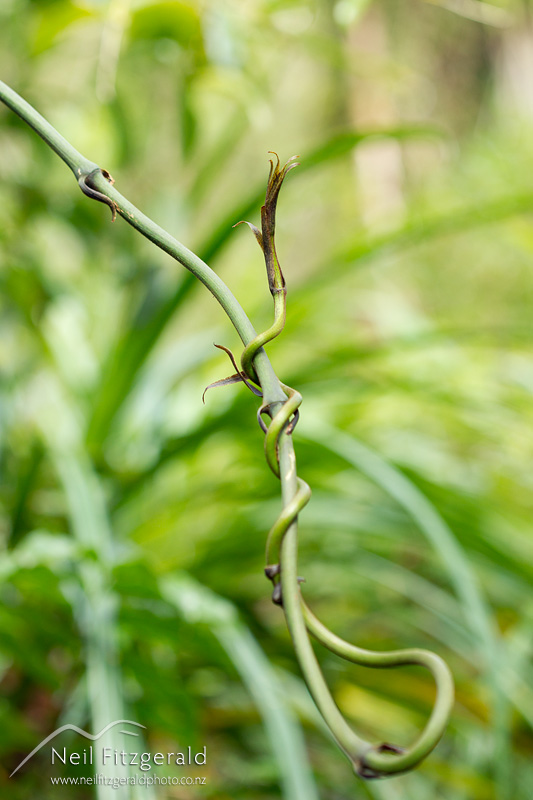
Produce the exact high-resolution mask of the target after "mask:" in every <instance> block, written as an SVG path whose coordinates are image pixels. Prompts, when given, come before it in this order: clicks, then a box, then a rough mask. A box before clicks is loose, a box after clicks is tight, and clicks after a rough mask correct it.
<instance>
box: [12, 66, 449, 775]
mask: <svg viewBox="0 0 533 800" xmlns="http://www.w3.org/2000/svg"><path fill="white" fill-rule="evenodd" d="M0 100H2V101H3V102H4V103H5V104H6V105H7V106H8V107H9V108H11V109H12V110H13V111H14V112H15V113H16V114H18V115H19V116H20V117H21V118H22V119H23V120H24V121H25V122H26V123H27V124H28V125H30V127H32V128H33V129H34V130H35V131H36V133H38V134H39V136H41V138H42V139H44V141H45V142H46V143H47V144H48V146H49V147H51V148H52V149H53V150H54V151H55V152H56V153H57V154H58V155H59V156H60V158H62V159H63V161H64V162H65V163H66V164H67V165H68V167H69V168H70V169H71V170H72V172H73V173H74V175H75V177H76V180H77V181H78V184H79V186H80V188H81V190H82V191H83V192H84V193H85V194H86V195H87V196H89V197H90V198H91V199H94V200H97V201H99V202H102V203H105V204H106V205H108V206H109V207H110V209H111V212H112V219H113V220H114V219H115V217H116V215H117V214H118V215H119V216H121V217H122V218H123V219H124V220H126V222H128V223H129V224H130V225H131V226H132V227H134V228H135V229H136V230H138V231H139V232H140V233H141V234H142V235H143V236H145V237H146V238H147V239H149V240H150V241H152V242H153V243H154V244H155V245H157V247H160V248H161V249H162V250H164V251H165V252H166V253H168V254H169V255H170V256H172V257H173V258H174V259H176V260H177V261H178V262H179V263H180V264H182V265H183V266H184V267H185V268H186V269H188V270H189V271H190V272H192V273H193V274H194V275H195V276H196V277H197V278H198V279H199V280H200V281H201V282H202V283H203V284H204V285H205V286H206V287H207V288H208V289H209V291H210V292H211V293H212V294H213V296H214V297H215V298H216V299H217V301H218V302H219V303H220V305H221V306H222V308H223V309H224V311H225V312H226V314H227V315H228V317H229V319H230V320H231V322H232V324H233V326H234V327H235V329H236V331H237V333H238V334H239V336H240V338H241V340H242V342H243V344H244V351H243V354H242V357H241V365H242V370H243V373H244V377H246V378H248V379H250V380H252V381H254V382H255V381H256V382H257V383H258V384H259V385H260V387H261V390H262V395H263V398H262V399H263V403H262V405H261V408H260V409H259V419H260V421H261V425H262V427H263V429H264V430H265V433H266V435H265V455H266V458H267V462H268V464H269V466H270V468H271V469H272V471H273V472H274V474H275V475H276V476H277V477H278V478H279V479H280V482H281V493H282V502H283V511H282V513H281V514H280V516H279V518H278V520H277V521H276V523H275V524H274V526H273V527H272V529H271V531H270V533H269V535H268V539H267V566H266V569H265V572H266V574H267V577H269V578H270V579H271V580H272V581H273V583H274V594H273V599H274V600H275V601H276V602H278V603H279V604H280V605H281V606H282V607H283V611H284V613H285V616H286V619H287V625H288V628H289V632H290V635H291V638H292V641H293V645H294V649H295V653H296V657H297V659H298V661H299V664H300V667H301V669H302V673H303V675H304V678H305V681H306V683H307V686H308V688H309V691H310V693H311V695H312V696H313V698H314V700H315V703H316V705H317V707H318V709H319V711H320V713H321V714H322V716H323V717H324V720H325V722H326V724H327V725H328V727H329V728H330V730H331V732H332V734H333V736H334V738H335V739H336V741H337V742H338V744H339V747H340V748H341V749H342V750H343V752H344V753H345V754H346V756H347V757H348V758H349V759H350V761H351V763H352V764H353V766H354V769H355V770H356V771H357V772H358V774H359V775H361V776H362V777H365V778H375V777H381V776H385V775H393V774H397V773H401V772H405V771H406V770H409V769H412V768H413V767H415V766H416V765H417V764H418V763H420V761H422V759H424V758H425V757H426V756H427V755H428V753H429V752H431V750H432V749H433V748H434V747H435V745H436V744H437V742H438V741H439V739H440V738H441V736H442V734H443V732H444V730H445V728H446V724H447V720H448V716H449V713H450V710H451V707H452V705H453V681H452V677H451V673H450V671H449V669H448V667H447V665H446V664H445V662H444V661H442V659H441V658H440V657H439V656H437V655H435V654H434V653H430V652H427V651H424V650H415V649H410V650H403V651H392V652H389V653H378V652H373V651H369V650H363V649H361V648H358V647H355V646H354V645H351V644H349V643H347V642H345V641H343V640H342V639H340V638H339V637H337V636H335V634H333V633H332V632H331V631H329V630H328V629H327V628H326V627H325V626H324V625H323V624H322V623H321V622H319V621H318V620H317V619H316V617H315V616H314V615H313V614H312V612H311V611H310V610H309V608H308V607H307V605H306V604H305V603H304V601H303V599H302V596H301V592H300V587H299V579H298V574H297V566H298V533H297V517H298V513H299V512H300V511H301V509H302V508H303V507H304V506H305V505H306V503H307V502H308V501H309V497H310V494H311V491H310V489H309V487H308V486H307V484H306V483H305V482H304V481H303V480H301V478H299V477H298V475H297V469H296V457H295V453H294V447H293V442H292V431H293V429H294V426H295V424H296V421H297V416H298V408H299V405H300V403H301V399H302V398H301V395H300V394H299V393H298V392H296V391H295V390H294V389H291V388H290V387H288V386H285V385H284V384H282V383H281V382H280V381H279V379H278V378H277V376H276V374H275V372H274V370H273V368H272V365H271V363H270V361H269V359H268V356H267V355H266V353H265V351H264V349H263V348H264V345H266V344H267V343H268V342H270V341H272V339H273V338H275V337H276V336H278V335H279V334H280V333H281V331H282V330H283V327H284V324H285V308H286V289H285V281H284V278H283V274H282V272H281V268H280V265H279V261H278V258H277V255H276V250H275V243H274V233H275V214H276V204H277V199H278V195H279V191H280V188H281V185H282V183H283V180H284V178H285V176H286V174H287V172H288V171H289V170H290V169H292V168H293V167H294V166H296V163H295V162H294V159H291V160H290V161H289V162H288V163H287V164H286V165H285V166H284V167H283V168H282V169H280V164H279V159H277V163H276V164H274V162H273V161H271V170H270V175H269V180H268V187H267V195H266V200H265V205H264V206H263V207H262V209H261V228H262V229H261V231H259V230H258V229H257V228H256V227H255V226H253V225H252V224H251V223H247V224H248V225H249V226H250V228H251V229H252V230H253V232H254V234H255V236H256V238H257V240H258V242H259V244H260V245H261V248H262V250H263V254H264V256H265V263H266V267H267V276H268V281H269V288H270V291H271V293H272V296H273V299H274V312H275V313H274V317H275V318H274V323H273V325H272V326H271V327H270V328H269V329H268V330H267V331H264V332H263V333H260V334H257V333H256V331H255V329H254V327H253V325H252V323H251V322H250V320H249V319H248V317H247V315H246V313H245V312H244V310H243V308H242V307H241V306H240V304H239V303H238V301H237V299H236V298H235V297H234V295H233V294H232V292H231V291H230V289H229V288H228V287H227V286H226V284H225V283H224V282H223V281H222V280H221V279H220V278H219V277H218V275H217V274H216V273H215V272H213V270H212V269H210V267H209V266H208V265H207V264H205V262H203V261H202V260H201V259H200V258H198V256H196V255H195V254H194V253H193V252H191V251H190V250H188V249H187V248H186V247H185V246H184V245H183V244H181V243H180V242H179V241H178V240H177V239H175V238H174V237H173V236H171V235H170V234H169V233H168V232H167V231H165V230H163V229H162V228H160V227H159V226H158V225H157V224H156V223H155V222H153V221H152V220H151V219H149V218H148V217H147V216H146V215H144V214H143V213H142V212H141V211H139V209H137V208H136V207H135V206H134V205H133V204H132V203H130V202H129V200H127V199H126V198H125V197H123V196H122V195H121V194H120V193H119V192H118V191H117V190H116V189H115V187H114V185H113V179H112V177H111V176H110V174H109V173H108V172H107V171H105V170H102V169H101V168H100V167H99V166H98V165H97V164H95V163H94V162H92V161H89V160H88V159H86V158H85V157H84V156H82V155H81V154H80V153H79V152H78V151H77V150H76V149H75V148H74V147H72V145H71V144H70V143H69V142H67V140H66V139H64V138H63V136H61V134H59V133H58V132H57V131H56V130H55V128H53V127H52V126H51V125H50V123H49V122H47V120H45V119H44V117H42V116H41V115H40V114H39V113H38V112H37V111H36V110H35V109H34V108H33V107H32V106H31V105H30V104H29V103H27V102H26V101H25V100H24V99H23V98H22V97H20V96H19V95H18V94H17V93H16V92H14V91H13V90H12V89H11V88H10V87H9V86H7V85H6V84H5V83H2V82H1V81H0ZM263 414H267V415H268V416H269V417H270V418H271V422H270V424H269V426H268V427H267V426H266V425H265V423H264V422H263V421H262V416H261V415H263ZM310 635H312V636H313V637H314V638H315V639H317V640H318V641H319V642H320V643H321V644H323V645H324V646H325V647H327V648H328V649H329V650H331V651H332V652H334V653H336V654H337V655H339V656H341V657H343V658H345V659H347V660H349V661H352V662H354V663H356V664H360V665H364V666H371V667H380V668H388V667H395V666H400V665H406V664H415V665H419V666H424V667H426V668H428V669H429V670H430V671H431V672H432V674H433V676H434V678H435V682H436V687H437V698H436V702H435V705H434V708H433V711H432V714H431V716H430V718H429V720H428V722H427V724H426V726H425V728H424V730H423V731H422V733H421V734H420V735H419V737H418V739H417V740H416V741H415V742H414V744H412V745H411V746H410V747H409V748H406V749H403V748H400V747H397V746H395V745H390V744H378V745H375V744H372V743H370V742H367V741H366V740H364V739H362V738H361V737H359V736H358V735H357V734H356V733H355V732H354V731H353V730H352V728H351V727H350V725H349V724H348V723H347V722H346V720H345V719H344V717H343V716H342V714H341V712H340V710H339V709H338V707H337V705H336V704H335V702H334V700H333V698H332V696H331V693H330V691H329V689H328V687H327V684H326V681H325V679H324V676H323V674H322V671H321V669H320V666H319V663H318V661H317V658H316V655H315V653H314V650H313V646H312V643H311V639H310Z"/></svg>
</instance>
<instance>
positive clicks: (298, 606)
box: [234, 154, 454, 778]
mask: <svg viewBox="0 0 533 800" xmlns="http://www.w3.org/2000/svg"><path fill="white" fill-rule="evenodd" d="M274 155H275V154H274ZM276 159H277V162H276V164H274V162H273V161H272V160H271V162H270V164H271V168H270V175H269V181H268V188H267V194H266V201H265V205H264V206H263V207H262V209H261V231H259V230H258V229H257V228H256V227H255V226H254V225H252V224H251V223H247V224H248V225H249V227H250V228H251V229H252V231H253V233H254V235H255V237H256V239H257V241H258V242H259V244H260V246H261V248H262V250H263V253H264V255H265V262H266V265H267V275H268V281H269V287H270V291H271V293H272V295H273V298H274V323H273V325H272V326H271V327H270V328H268V329H267V330H266V331H264V332H263V333H260V334H259V335H258V336H256V337H255V338H254V339H253V340H252V341H251V342H250V343H249V344H248V345H247V347H246V348H245V349H244V351H243V353H242V355H241V366H242V372H239V371H238V370H237V373H238V375H239V376H241V378H240V379H244V377H247V378H248V379H249V380H251V381H255V380H256V373H255V370H254V368H253V360H254V358H255V356H256V355H257V353H258V351H259V350H260V349H261V347H263V346H264V345H266V344H268V342H271V341H272V340H273V339H274V338H275V337H276V336H279V334H280V333H281V331H282V330H283V327H284V325H285V311H286V288H285V280H284V278H283V274H282V272H281V267H280V265H279V261H278V258H277V255H276V249H275V244H274V228H275V211H276V204H277V199H278V195H279V191H280V188H281V185H282V183H283V180H284V178H285V176H286V174H287V172H288V171H289V170H290V169H292V168H293V167H295V166H297V164H296V163H295V161H294V158H292V159H290V161H289V162H287V164H286V165H285V166H284V167H283V168H282V169H280V161H279V158H278V157H277V156H276ZM234 377H235V378H237V375H236V376H234ZM281 386H282V388H283V390H284V391H285V393H286V395H287V400H286V401H285V402H284V403H281V404H280V403H275V408H272V407H271V406H269V405H262V406H261V407H260V408H259V410H258V420H259V422H260V424H261V427H262V429H263V431H264V432H265V456H266V460H267V462H268V465H269V467H270V469H271V470H272V472H273V473H274V475H276V477H277V478H279V479H280V480H281V479H282V474H281V467H280V449H281V447H282V445H283V438H284V437H289V436H291V434H292V432H293V430H294V427H295V425H296V422H297V420H298V413H299V411H298V410H299V406H300V404H301V402H302V396H301V395H300V393H299V392H297V391H296V390H295V389H292V388H291V387H290V386H285V385H284V384H281ZM265 414H268V415H269V416H270V417H271V422H270V424H269V425H268V426H267V425H266V424H265V423H264V421H263V416H264V415H265ZM292 463H293V468H294V470H296V464H295V461H294V460H293V462H292ZM296 486H297V488H296V492H295V493H294V495H293V496H292V498H291V499H290V500H289V501H288V502H287V503H286V504H285V506H284V508H283V510H282V512H281V513H280V515H279V516H278V518H277V520H276V521H275V523H274V525H273V526H272V528H271V529H270V532H269V534H268V537H267V544H266V567H265V575H266V576H267V578H268V579H269V580H271V581H272V583H273V585H274V591H273V594H272V599H273V601H274V602H275V603H277V604H278V605H281V606H282V607H283V609H284V611H285V616H286V619H287V624H288V627H289V630H290V633H291V636H292V638H293V642H294V644H295V650H296V654H297V657H298V659H299V662H300V666H301V669H302V672H303V675H304V678H305V680H306V682H307V685H308V687H309V690H310V692H311V694H312V696H313V698H314V699H315V701H316V703H317V706H318V708H319V710H320V712H321V713H322V715H323V717H324V719H325V721H326V723H327V724H328V726H329V727H330V730H331V732H332V733H333V735H334V737H335V739H336V740H337V742H338V744H339V745H340V747H341V748H342V750H343V751H344V752H345V753H346V755H347V756H348V758H349V759H350V760H351V762H352V764H353V766H354V769H355V770H356V772H357V773H358V774H359V775H360V776H361V777H363V778H379V777H384V776H386V775H394V774H398V773H401V772H405V771H407V770H409V769H412V768H413V767H415V766H416V765H417V764H419V763H420V761H422V760H423V759H424V758H425V757H426V756H427V755H428V754H429V753H430V752H431V751H432V750H433V748H434V747H435V745H436V744H437V742H438V741H439V739H440V738H441V736H442V734H443V733H444V730H445V728H446V725H447V721H448V716H449V714H450V711H451V708H452V705H453V694H454V690H453V679H452V676H451V673H450V670H449V668H448V666H447V665H446V663H445V662H444V661H443V660H442V659H441V658H440V657H439V656H438V655H436V654H435V653H431V652H429V651H427V650H421V649H414V648H412V649H406V650H393V651H390V652H377V651H373V650H365V649H363V648H361V647H356V646H355V645H352V644H350V643H348V642H346V641H344V640H343V639H341V638H340V637H338V636H336V635H335V634H334V633H332V632H331V631H330V630H329V629H328V628H327V627H326V626H325V625H323V624H322V623H321V622H320V621H319V620H318V619H317V618H316V617H315V615H314V614H313V613H312V611H311V610H310V609H309V607H308V606H307V604H306V603H305V601H304V599H303V597H302V595H301V592H300V588H299V583H300V582H301V580H302V579H301V578H298V577H297V576H296V573H294V576H293V578H292V582H291V585H290V586H289V588H290V592H291V595H293V596H294V593H296V597H297V600H296V603H291V610H290V612H289V610H288V609H287V608H285V603H284V596H283V591H282V581H281V578H282V574H283V570H284V560H283V555H282V553H283V542H284V538H285V536H286V534H287V532H288V531H289V530H290V528H291V526H293V525H294V524H295V523H296V521H297V519H298V515H299V513H300V512H301V511H302V509H303V508H304V507H305V506H306V505H307V503H308V502H309V499H310V497H311V489H310V488H309V486H308V484H307V483H306V482H305V481H303V480H302V479H301V478H299V477H297V476H296ZM309 634H311V635H312V636H313V637H314V638H315V639H316V640H317V641H318V642H320V643H321V644H322V645H324V647H327V648H328V649H329V650H330V651H331V652H333V653H335V654H336V655H338V656H340V657H341V658H343V659H345V660H347V661H350V662H352V663H354V664H358V665H360V666H365V667H374V668H381V669H388V668H391V667H398V666H406V665H414V666H422V667H425V668H426V669H429V670H430V672H431V673H432V675H433V677H434V679H435V684H436V689H437V696H436V700H435V704H434V706H433V710H432V712H431V715H430V717H429V719H428V722H427V723H426V726H425V728H424V729H423V731H422V732H421V733H420V735H419V736H418V738H417V739H416V741H415V742H414V743H413V744H412V745H411V746H410V747H407V748H403V747H399V746H397V745H393V744H389V743H381V744H372V743H370V742H367V741H365V740H364V739H362V738H361V737H359V736H358V735H357V734H356V733H355V732H354V731H353V730H352V728H351V727H350V726H349V725H348V723H347V722H346V720H345V719H344V717H343V716H342V714H341V713H340V711H339V709H338V708H337V706H336V705H335V702H334V701H333V698H332V696H331V693H330V691H329V689H328V687H327V685H326V682H325V680H324V677H323V675H322V672H321V670H320V667H319V665H318V662H317V661H316V657H315V656H314V653H313V650H312V646H311V644H310V641H309Z"/></svg>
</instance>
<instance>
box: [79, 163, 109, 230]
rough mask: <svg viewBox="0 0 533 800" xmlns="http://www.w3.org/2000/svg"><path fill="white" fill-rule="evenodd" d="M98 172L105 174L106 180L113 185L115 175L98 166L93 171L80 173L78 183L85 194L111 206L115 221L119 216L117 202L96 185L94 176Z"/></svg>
mask: <svg viewBox="0 0 533 800" xmlns="http://www.w3.org/2000/svg"><path fill="white" fill-rule="evenodd" d="M98 174H101V175H103V176H104V178H105V179H106V181H109V183H110V184H111V185H113V184H114V183H115V181H114V179H113V177H112V176H111V175H110V174H109V172H108V171H107V170H106V169H100V167H97V168H96V169H93V170H92V172H88V173H85V174H82V175H80V177H79V178H78V184H79V187H80V189H81V190H82V192H83V194H86V195H87V197H90V198H92V199H93V200H98V202H99V203H105V204H106V205H107V206H109V208H110V209H111V222H114V221H115V220H116V218H117V204H116V203H114V202H113V200H111V198H110V197H108V196H107V195H106V194H103V193H102V192H99V191H98V189H97V188H96V187H95V186H94V176H95V175H98Z"/></svg>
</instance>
